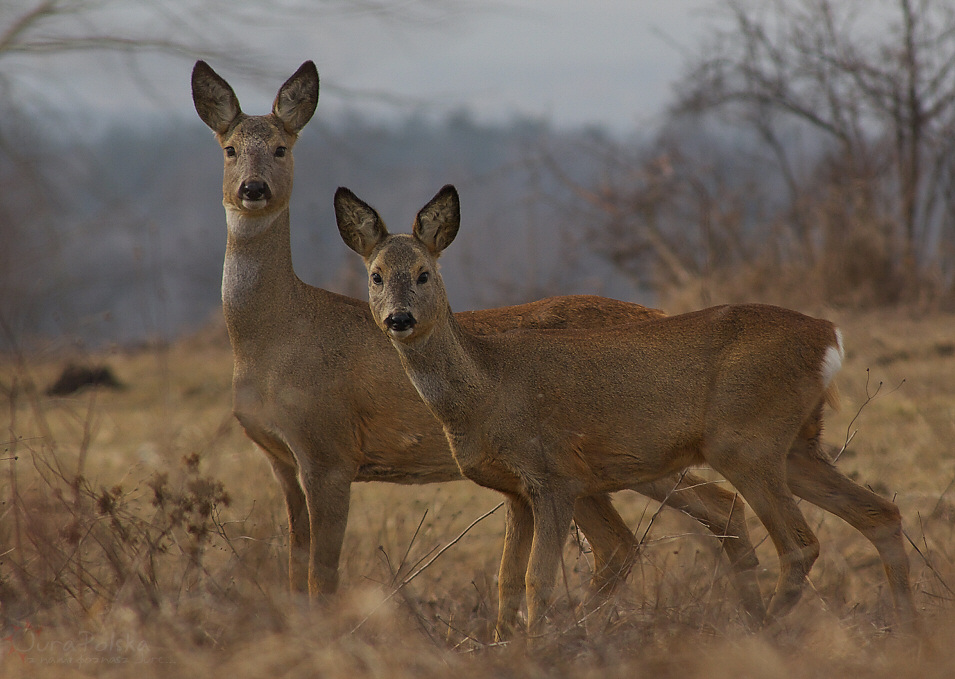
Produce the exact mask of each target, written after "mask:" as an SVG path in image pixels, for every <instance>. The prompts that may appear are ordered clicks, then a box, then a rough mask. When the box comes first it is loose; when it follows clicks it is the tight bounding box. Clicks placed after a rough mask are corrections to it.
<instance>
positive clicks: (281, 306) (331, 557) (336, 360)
mask: <svg viewBox="0 0 955 679" xmlns="http://www.w3.org/2000/svg"><path fill="white" fill-rule="evenodd" d="M192 92H193V100H194V103H195V106H196V111H197V112H198V114H199V117H200V118H201V119H202V120H203V121H204V122H205V123H206V124H207V125H208V126H209V127H210V128H212V130H213V131H214V132H215V134H216V138H217V140H218V141H219V144H220V145H221V146H222V149H223V153H224V164H225V167H224V172H223V183H222V203H223V205H224V207H225V213H226V226H227V240H226V255H225V264H224V267H223V275H222V306H223V311H224V314H225V321H226V326H227V328H228V332H229V340H230V342H231V344H232V350H233V354H234V375H233V410H234V412H235V416H236V418H237V419H238V420H239V422H240V424H241V425H242V427H243V429H244V430H245V432H246V434H247V435H248V436H249V438H251V439H252V440H253V441H254V442H255V443H256V444H258V446H259V447H260V448H261V449H262V450H263V451H264V452H265V454H266V456H267V458H268V460H269V463H270V464H271V466H272V469H273V471H274V473H275V476H276V478H277V479H278V481H279V484H280V485H281V488H282V492H283V493H284V496H285V504H286V508H287V510H288V522H289V544H290V548H289V582H290V586H291V588H292V590H293V591H303V590H306V589H307V590H308V591H309V592H310V593H312V594H313V595H317V594H321V593H330V592H333V591H334V590H335V589H336V587H337V583H338V565H339V559H340V554H341V548H342V540H343V538H344V533H345V525H346V520H347V517H348V510H349V497H350V487H351V484H352V482H355V481H388V482H392V483H403V484H420V483H430V482H435V481H448V480H453V479H460V478H461V475H460V471H459V470H458V467H457V465H456V464H455V462H454V459H453V458H452V457H451V453H450V451H449V449H448V444H447V441H446V440H445V438H444V435H443V433H442V431H441V428H440V426H439V424H438V423H437V421H436V420H435V419H434V417H433V416H432V415H431V413H430V412H429V411H428V410H427V409H426V408H425V406H424V405H423V404H421V402H420V399H418V398H417V395H416V394H415V392H414V389H413V388H412V387H411V385H410V383H409V382H408V378H407V377H406V376H405V374H404V371H403V370H402V368H401V364H400V363H399V361H398V357H397V356H396V355H395V352H394V350H393V349H392V348H391V346H390V345H389V343H388V341H387V339H385V338H384V337H383V336H382V334H381V333H380V332H379V331H378V330H377V328H376V327H375V323H374V320H373V319H372V317H371V313H370V312H369V309H368V305H367V303H365V302H364V301H359V300H356V299H352V298H348V297H343V296H341V295H337V294H334V293H332V292H329V291H327V290H322V289H320V288H315V287H312V286H309V285H306V284H305V283H303V282H302V281H301V280H299V278H298V277H297V276H296V275H295V273H294V271H293V270H292V255H291V248H290V232H289V228H290V227H289V198H290V196H291V192H292V174H293V161H292V148H293V146H294V144H295V141H296V139H297V137H298V134H299V132H300V131H301V130H302V128H303V127H304V126H305V124H306V123H307V122H308V121H309V119H310V118H311V116H312V114H313V112H314V110H315V107H316V104H317V101H318V73H317V71H316V69H315V65H314V64H312V63H311V62H306V63H305V64H302V66H301V68H299V69H298V71H297V72H296V73H295V74H294V75H293V76H292V77H291V78H289V79H288V81H286V83H285V84H284V85H282V87H281V88H280V89H279V91H278V95H277V96H276V98H275V103H274V105H273V107H272V112H271V113H270V114H268V115H263V116H249V115H246V114H245V113H243V112H242V110H241V109H240V107H239V101H238V99H237V98H236V96H235V93H234V92H233V90H232V88H231V87H230V86H229V84H228V83H227V82H226V81H225V80H223V79H222V78H221V77H220V76H219V75H217V74H216V73H215V72H214V71H213V70H212V69H211V68H210V67H209V66H208V65H207V64H205V63H204V62H201V61H200V62H197V63H196V65H195V67H194V69H193V73H192ZM660 315H661V313H660V312H659V311H656V310H654V309H646V308H644V307H641V306H638V305H632V304H624V303H622V302H615V301H612V300H605V299H601V298H597V297H586V296H580V297H564V298H553V299H549V300H543V301H541V302H535V303H531V304H525V305H520V306H516V307H508V308H504V309H492V310H488V311H480V312H471V313H467V314H463V315H461V316H459V321H460V323H461V324H462V325H464V326H465V327H468V328H470V329H471V330H472V331H475V332H480V333H495V332H500V331H504V330H508V329H511V328H516V327H521V326H531V327H548V326H551V327H556V326H575V325H597V324H604V323H624V322H632V321H635V320H643V319H647V318H654V317H657V316H660ZM679 480H680V479H679V476H676V475H674V476H671V477H669V478H667V479H661V480H659V481H656V482H653V483H648V484H645V485H643V486H641V487H640V491H641V492H643V493H645V494H646V495H649V496H650V497H653V498H654V499H657V500H660V501H663V500H665V499H666V498H667V497H668V496H669V504H671V505H674V506H676V507H678V508H680V509H683V510H684V511H686V512H687V513H689V514H691V515H693V516H694V517H695V518H697V519H698V520H699V521H701V522H702V523H704V524H705V525H706V526H707V527H708V528H710V529H711V530H712V531H713V532H714V533H716V534H717V535H726V536H728V537H727V539H726V540H725V541H724V547H725V550H726V552H727V554H728V555H729V557H730V559H731V561H732V563H733V566H734V571H733V573H734V578H735V580H736V584H737V586H738V587H739V588H740V590H741V592H742V593H743V596H744V599H745V600H746V602H747V609H748V610H749V611H750V612H751V614H752V615H753V616H754V617H756V618H759V617H761V615H762V602H761V601H760V599H759V597H758V589H757V587H756V581H755V575H754V568H755V566H756V559H755V555H754V553H753V548H752V544H751V543H750V541H749V537H748V534H747V531H746V525H745V522H744V515H743V511H742V506H741V504H742V503H740V502H736V501H735V496H734V495H733V494H732V493H729V492H728V491H725V490H723V489H721V488H717V487H715V486H706V485H699V484H700V480H699V479H694V478H690V477H687V478H686V479H685V480H684V481H683V483H682V484H681V485H680V488H681V489H683V490H679V489H678V490H677V492H673V491H674V489H675V488H676V486H677V484H678V482H679ZM671 493H672V494H671ZM508 516H509V517H510V513H509V515H508ZM575 518H576V520H577V522H578V525H579V526H580V528H581V530H582V531H583V532H584V534H585V535H586V536H587V538H588V540H589V541H590V543H591V546H592V547H593V552H594V560H595V562H596V563H595V576H594V579H595V585H596V586H597V587H598V588H604V589H607V590H609V589H612V588H613V586H614V585H615V583H616V582H617V581H618V579H619V578H621V577H623V576H625V575H626V573H627V572H628V570H629V567H630V564H631V563H632V559H633V554H634V545H635V540H634V538H633V535H632V534H631V533H630V531H629V530H628V529H627V526H626V524H624V522H623V520H622V519H621V518H620V516H619V515H618V514H617V512H616V511H615V510H614V508H613V506H612V505H611V504H610V500H609V498H608V497H607V496H606V495H595V496H593V497H590V498H585V499H582V500H581V501H580V502H579V503H578V505H577V507H576V512H575ZM508 520H509V521H511V520H512V518H509V519H508ZM520 576H521V577H520V578H519V581H518V582H516V583H515V582H513V581H512V579H509V578H510V575H509V574H507V573H505V574H504V577H502V584H501V586H502V587H503V588H505V589H507V590H508V591H518V590H520V588H521V587H522V586H523V574H522V573H521V574H520Z"/></svg>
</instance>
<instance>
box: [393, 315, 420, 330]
mask: <svg viewBox="0 0 955 679" xmlns="http://www.w3.org/2000/svg"><path fill="white" fill-rule="evenodd" d="M416 322H417V321H415V319H414V316H412V315H411V313H410V312H407V311H398V312H396V313H393V314H390V315H389V316H388V318H386V319H385V327H387V328H388V329H389V330H394V331H396V332H403V331H405V330H410V329H411V328H413V327H414V324H415V323H416Z"/></svg>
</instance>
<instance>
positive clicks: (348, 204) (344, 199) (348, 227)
mask: <svg viewBox="0 0 955 679" xmlns="http://www.w3.org/2000/svg"><path fill="white" fill-rule="evenodd" d="M335 219H336V221H337V222H338V232H339V233H340V234H341V235H342V240H343V241H345V245H347V246H348V247H350V248H351V249H352V250H354V251H355V252H357V253H358V254H359V255H361V256H362V257H363V258H367V257H368V256H369V255H370V254H371V253H372V251H373V250H374V249H375V246H376V245H378V243H380V242H381V240H382V239H383V238H384V237H385V236H387V235H388V230H387V229H386V228H385V224H384V222H383V221H381V217H380V216H379V215H378V213H377V212H375V210H374V208H372V207H371V206H370V205H368V203H366V202H365V201H363V200H362V199H361V198H359V197H358V196H356V195H355V194H354V193H352V192H351V191H349V190H348V189H346V188H345V187H344V186H340V187H338V190H337V191H336V192H335Z"/></svg>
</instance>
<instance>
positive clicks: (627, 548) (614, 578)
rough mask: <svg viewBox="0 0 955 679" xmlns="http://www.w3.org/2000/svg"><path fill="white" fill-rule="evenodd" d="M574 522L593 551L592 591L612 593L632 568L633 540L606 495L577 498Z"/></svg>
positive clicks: (634, 541) (635, 545) (634, 547)
mask: <svg viewBox="0 0 955 679" xmlns="http://www.w3.org/2000/svg"><path fill="white" fill-rule="evenodd" d="M654 499H656V498H654ZM574 521H576V522H577V526H578V527H579V528H580V530H581V531H582V532H583V534H584V535H585V536H586V538H587V541H588V542H589V543H590V546H591V548H592V549H593V556H594V577H593V581H592V583H591V584H592V586H593V588H594V590H596V591H597V592H598V593H599V594H601V595H609V594H612V593H613V592H614V591H615V590H616V589H617V587H618V586H619V585H620V583H621V582H623V581H624V580H625V579H626V578H627V575H629V574H630V570H631V569H632V568H633V564H634V561H636V558H637V547H638V545H637V540H636V538H635V537H633V533H632V532H630V528H629V527H628V526H627V524H626V523H624V521H623V519H622V518H620V514H618V513H617V510H616V509H614V506H613V504H611V502H610V496H609V495H607V494H601V495H593V496H587V497H581V498H578V499H577V504H576V505H575V507H574Z"/></svg>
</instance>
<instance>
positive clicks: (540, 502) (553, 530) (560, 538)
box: [526, 491, 576, 636]
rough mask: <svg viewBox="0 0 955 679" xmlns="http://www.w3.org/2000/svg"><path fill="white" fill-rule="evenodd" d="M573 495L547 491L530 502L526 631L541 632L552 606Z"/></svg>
mask: <svg viewBox="0 0 955 679" xmlns="http://www.w3.org/2000/svg"><path fill="white" fill-rule="evenodd" d="M575 500H576V493H570V492H559V491H551V492H547V493H540V494H536V495H535V496H534V497H532V498H531V500H530V501H531V506H532V508H533V510H534V541H533V545H532V546H531V554H530V562H529V564H528V567H527V577H526V585H527V630H528V633H529V634H530V635H531V636H537V635H539V634H540V632H541V628H542V625H543V622H544V615H545V614H546V612H547V610H548V607H549V606H550V604H551V603H552V602H553V593H554V585H555V584H556V582H557V572H558V569H559V568H560V564H561V560H562V558H563V550H564V543H565V542H566V540H567V535H568V533H569V532H570V521H571V519H572V518H573V515H574V501H575Z"/></svg>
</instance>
